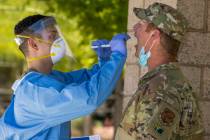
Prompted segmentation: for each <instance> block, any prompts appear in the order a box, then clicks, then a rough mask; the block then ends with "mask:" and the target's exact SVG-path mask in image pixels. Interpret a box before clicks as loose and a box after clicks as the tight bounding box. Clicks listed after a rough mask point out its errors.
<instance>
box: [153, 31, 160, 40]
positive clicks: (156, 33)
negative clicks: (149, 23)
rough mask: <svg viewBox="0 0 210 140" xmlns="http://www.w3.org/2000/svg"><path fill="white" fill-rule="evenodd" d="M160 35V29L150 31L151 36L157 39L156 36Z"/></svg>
mask: <svg viewBox="0 0 210 140" xmlns="http://www.w3.org/2000/svg"><path fill="white" fill-rule="evenodd" d="M160 35H161V33H160V31H159V30H158V29H154V30H153V31H152V38H154V39H158V38H160Z"/></svg>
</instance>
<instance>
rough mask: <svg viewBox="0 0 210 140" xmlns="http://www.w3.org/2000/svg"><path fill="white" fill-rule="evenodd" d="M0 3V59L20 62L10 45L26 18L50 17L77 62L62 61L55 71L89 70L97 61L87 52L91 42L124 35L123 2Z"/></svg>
mask: <svg viewBox="0 0 210 140" xmlns="http://www.w3.org/2000/svg"><path fill="white" fill-rule="evenodd" d="M0 3H1V5H0V11H1V12H2V13H1V17H0V21H1V22H0V26H1V28H0V40H1V41H0V55H1V54H5V55H8V56H9V57H11V58H12V59H16V58H19V59H21V58H23V55H22V54H21V52H20V51H18V48H17V46H16V45H15V43H14V42H13V38H14V35H13V28H14V25H15V24H16V23H17V22H18V21H19V20H21V19H22V18H24V17H26V16H28V15H33V14H45V15H52V16H55V17H56V19H57V21H58V23H59V25H60V27H61V30H62V32H63V34H64V36H65V38H66V40H67V42H68V43H69V44H70V48H71V50H72V51H73V53H74V55H75V57H76V60H77V61H76V62H74V61H72V62H70V61H69V59H68V58H64V60H62V62H61V63H59V64H58V65H56V69H60V70H63V71H67V70H70V69H78V68H81V67H90V66H91V65H92V64H93V63H95V62H96V61H97V57H96V55H95V53H94V52H93V51H92V50H91V48H90V43H91V40H96V39H103V38H104V39H111V38H112V36H113V35H114V34H116V33H118V32H126V27H127V11H128V9H127V8H128V6H127V5H128V1H127V0H47V1H46V0H18V1H16V0H7V1H3V0H0ZM2 27H3V28H2Z"/></svg>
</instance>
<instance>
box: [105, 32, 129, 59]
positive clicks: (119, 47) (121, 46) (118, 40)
mask: <svg viewBox="0 0 210 140" xmlns="http://www.w3.org/2000/svg"><path fill="white" fill-rule="evenodd" d="M128 39H130V36H129V35H127V34H117V35H115V36H114V37H113V38H112V40H111V41H110V43H109V44H110V46H111V50H112V52H115V51H117V52H120V53H121V54H123V55H125V56H127V48H126V41H127V40H128Z"/></svg>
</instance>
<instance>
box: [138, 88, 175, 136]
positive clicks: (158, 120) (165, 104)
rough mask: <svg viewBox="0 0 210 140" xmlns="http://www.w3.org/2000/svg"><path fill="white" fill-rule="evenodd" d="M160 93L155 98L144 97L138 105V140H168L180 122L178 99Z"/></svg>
mask: <svg viewBox="0 0 210 140" xmlns="http://www.w3.org/2000/svg"><path fill="white" fill-rule="evenodd" d="M164 92H165V91H162V92H161V91H160V92H158V93H155V94H154V95H153V97H152V98H151V96H150V97H143V98H142V99H141V101H140V102H139V103H138V104H137V108H136V109H137V110H136V112H137V116H136V121H135V122H136V124H135V125H136V128H137V131H138V132H137V133H136V135H137V138H139V139H141V138H149V139H151V137H152V138H154V139H157V140H168V139H169V138H170V137H171V135H172V132H173V131H174V130H175V128H176V125H178V122H179V103H178V100H176V97H175V96H174V97H173V96H172V95H170V94H166V93H164Z"/></svg>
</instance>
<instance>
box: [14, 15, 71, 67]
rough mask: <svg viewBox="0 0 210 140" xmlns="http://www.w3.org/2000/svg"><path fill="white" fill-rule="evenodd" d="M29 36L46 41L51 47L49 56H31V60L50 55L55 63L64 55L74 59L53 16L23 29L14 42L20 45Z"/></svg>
mask: <svg viewBox="0 0 210 140" xmlns="http://www.w3.org/2000/svg"><path fill="white" fill-rule="evenodd" d="M29 38H33V39H36V40H38V41H41V42H44V43H47V44H49V45H52V47H53V48H52V49H51V50H52V51H51V53H50V54H49V56H40V58H34V59H33V58H32V59H31V60H36V59H37V60H38V59H42V58H46V57H50V56H51V57H52V60H53V63H54V61H55V63H56V62H57V61H58V59H61V57H63V56H64V55H66V56H68V57H70V58H72V59H74V56H73V53H72V51H71V49H70V48H69V45H68V44H67V42H66V40H65V38H64V37H63V35H62V33H61V30H60V28H59V26H58V25H57V23H56V20H55V19H54V17H47V18H44V19H41V20H39V21H37V22H36V23H34V24H32V25H31V26H30V27H28V28H27V29H26V30H24V32H22V33H20V34H19V35H16V38H15V42H16V43H17V45H18V46H20V45H22V44H23V43H24V42H25V41H26V40H27V39H29Z"/></svg>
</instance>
